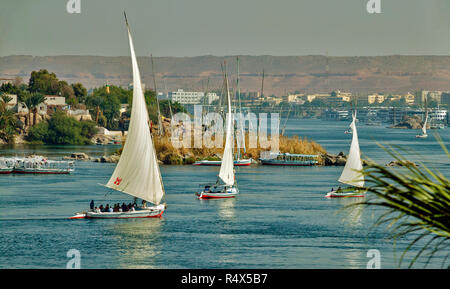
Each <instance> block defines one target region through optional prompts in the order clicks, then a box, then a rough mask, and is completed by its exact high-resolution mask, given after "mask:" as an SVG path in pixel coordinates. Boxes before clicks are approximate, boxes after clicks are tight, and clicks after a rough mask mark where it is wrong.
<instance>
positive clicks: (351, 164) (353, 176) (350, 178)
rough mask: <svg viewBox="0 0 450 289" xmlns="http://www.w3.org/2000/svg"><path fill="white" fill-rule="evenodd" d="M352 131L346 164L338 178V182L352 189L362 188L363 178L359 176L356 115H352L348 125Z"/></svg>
mask: <svg viewBox="0 0 450 289" xmlns="http://www.w3.org/2000/svg"><path fill="white" fill-rule="evenodd" d="M350 128H351V129H352V132H353V136H352V143H351V145H350V151H349V153H348V157H347V162H346V163H345V167H344V170H343V171H342V174H341V176H340V178H339V180H338V181H339V182H341V183H344V184H347V185H351V186H354V187H364V176H363V175H362V174H361V172H360V171H361V170H362V168H363V166H362V161H361V152H360V149H359V141H358V132H357V130H356V115H353V121H352V123H351V124H350Z"/></svg>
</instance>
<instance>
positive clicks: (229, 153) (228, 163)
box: [195, 71, 239, 199]
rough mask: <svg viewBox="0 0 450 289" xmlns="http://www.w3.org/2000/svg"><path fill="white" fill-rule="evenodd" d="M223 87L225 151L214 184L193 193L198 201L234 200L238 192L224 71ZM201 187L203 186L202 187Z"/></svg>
mask: <svg viewBox="0 0 450 289" xmlns="http://www.w3.org/2000/svg"><path fill="white" fill-rule="evenodd" d="M225 86H226V92H227V98H228V117H227V131H226V139H225V149H224V151H223V157H222V164H221V166H220V172H219V176H218V177H217V181H216V183H214V184H206V185H204V187H203V188H202V189H201V191H200V192H197V193H195V194H196V195H197V196H198V198H199V199H223V198H234V197H235V196H236V195H237V194H238V193H239V190H238V188H237V187H236V186H235V184H236V181H235V175H234V162H233V131H232V127H231V124H232V121H233V120H232V117H233V115H232V114H231V98H230V90H229V88H228V78H227V74H226V71H225ZM202 186H203V185H202Z"/></svg>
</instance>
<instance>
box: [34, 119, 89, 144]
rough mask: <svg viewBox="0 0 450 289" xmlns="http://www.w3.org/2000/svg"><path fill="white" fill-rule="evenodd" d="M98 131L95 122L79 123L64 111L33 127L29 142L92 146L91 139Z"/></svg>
mask: <svg viewBox="0 0 450 289" xmlns="http://www.w3.org/2000/svg"><path fill="white" fill-rule="evenodd" d="M97 131H98V129H97V127H96V124H95V122H93V121H77V120H75V119H74V118H71V117H69V116H67V115H66V114H65V113H64V112H63V111H57V112H56V113H54V114H53V116H52V118H51V119H49V120H48V121H43V122H41V123H39V124H37V125H36V126H34V127H32V128H31V129H30V131H29V133H28V135H27V140H28V141H30V142H32V143H44V144H71V145H85V144H91V138H92V137H93V136H94V135H95V134H96V133H97Z"/></svg>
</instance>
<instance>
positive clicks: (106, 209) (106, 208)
mask: <svg viewBox="0 0 450 289" xmlns="http://www.w3.org/2000/svg"><path fill="white" fill-rule="evenodd" d="M105 212H109V204H106V207H105Z"/></svg>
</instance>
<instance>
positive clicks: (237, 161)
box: [192, 57, 253, 167]
mask: <svg viewBox="0 0 450 289" xmlns="http://www.w3.org/2000/svg"><path fill="white" fill-rule="evenodd" d="M236 62H237V77H236V87H237V95H238V102H239V112H240V115H242V108H241V97H240V95H241V90H240V85H239V57H237V58H236ZM205 95H206V93H205ZM239 121H241V119H239ZM238 127H239V128H240V129H239V134H240V136H241V138H243V140H241V139H240V138H239V137H238V130H237V129H233V130H234V133H235V134H236V140H237V141H236V147H237V151H236V156H235V158H234V165H235V166H237V167H247V166H250V165H251V164H252V161H253V159H251V158H242V154H241V145H242V149H243V151H244V155H245V153H246V148H245V133H244V129H243V125H238ZM192 165H194V166H220V165H222V161H221V160H200V161H196V162H195V163H193V164H192Z"/></svg>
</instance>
